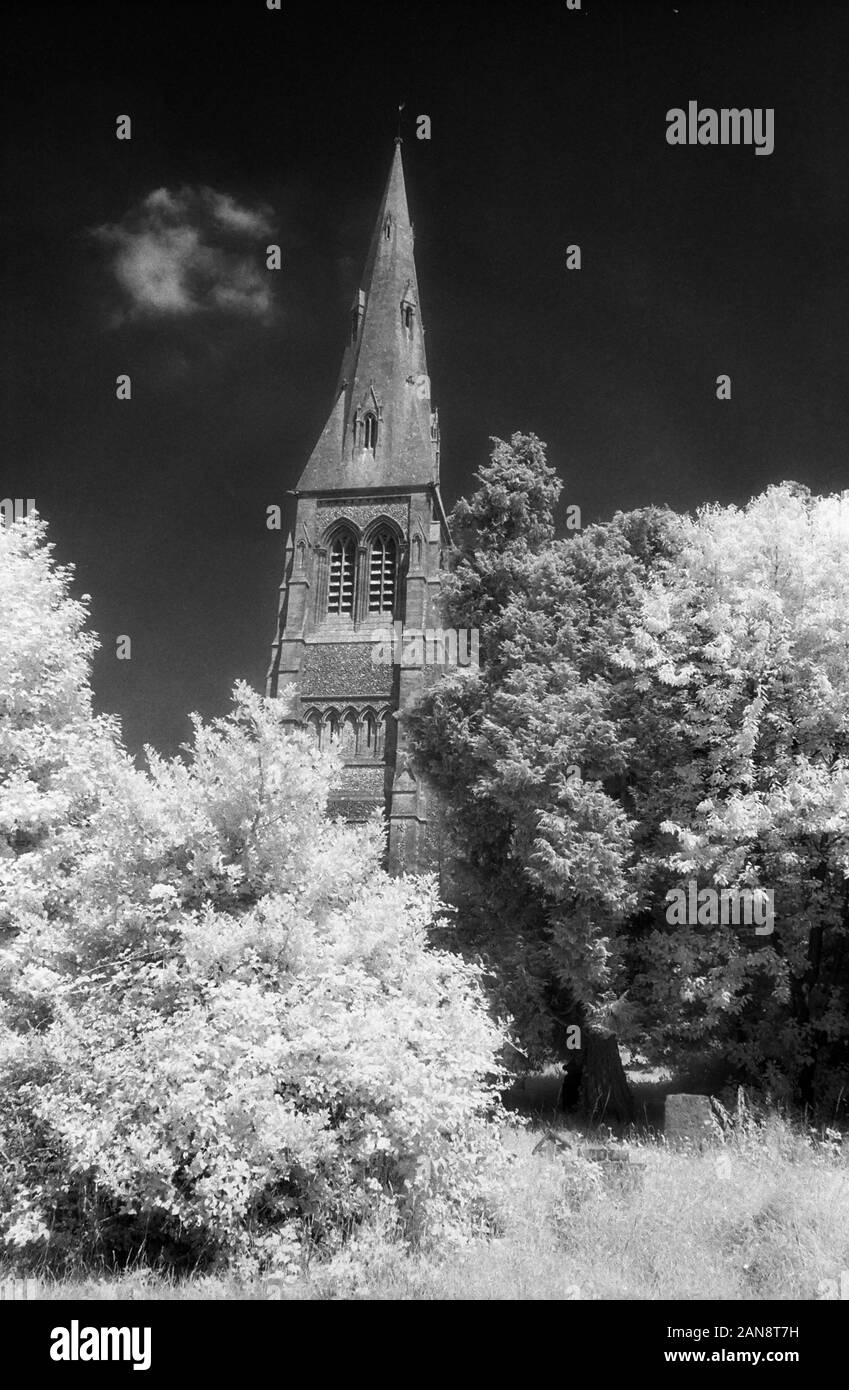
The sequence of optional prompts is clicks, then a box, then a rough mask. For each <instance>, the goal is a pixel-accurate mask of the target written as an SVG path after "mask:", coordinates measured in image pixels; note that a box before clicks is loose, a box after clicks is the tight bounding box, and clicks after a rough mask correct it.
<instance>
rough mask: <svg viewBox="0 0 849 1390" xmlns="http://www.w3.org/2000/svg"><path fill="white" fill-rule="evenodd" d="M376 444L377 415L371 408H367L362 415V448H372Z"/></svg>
mask: <svg viewBox="0 0 849 1390" xmlns="http://www.w3.org/2000/svg"><path fill="white" fill-rule="evenodd" d="M376 446H377V416H376V415H375V413H374V411H373V410H369V411H367V412H366V414H365V415H364V416H363V448H364V449H371V450H372V452H374V449H375V448H376Z"/></svg>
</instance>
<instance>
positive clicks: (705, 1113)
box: [664, 1095, 719, 1149]
mask: <svg viewBox="0 0 849 1390" xmlns="http://www.w3.org/2000/svg"><path fill="white" fill-rule="evenodd" d="M664 1133H665V1135H666V1138H667V1141H668V1142H669V1143H670V1144H675V1145H677V1146H685V1145H689V1146H692V1147H693V1148H697V1149H701V1148H704V1147H705V1145H707V1144H712V1143H714V1142H715V1141H716V1140H717V1139H718V1138H719V1126H718V1124H717V1122H716V1120H715V1118H714V1114H713V1110H712V1108H711V1103H710V1096H693V1095H675V1096H667V1097H666V1107H665V1116H664Z"/></svg>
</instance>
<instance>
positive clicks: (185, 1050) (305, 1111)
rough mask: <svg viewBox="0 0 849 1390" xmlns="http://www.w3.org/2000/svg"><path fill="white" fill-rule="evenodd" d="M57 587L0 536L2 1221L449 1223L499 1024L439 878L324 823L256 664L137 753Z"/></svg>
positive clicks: (262, 1229)
mask: <svg viewBox="0 0 849 1390" xmlns="http://www.w3.org/2000/svg"><path fill="white" fill-rule="evenodd" d="M68 582H69V576H68V574H67V573H63V572H62V571H60V570H58V569H56V568H55V567H54V566H53V565H52V563H51V560H50V557H49V553H48V550H47V548H46V546H45V543H44V527H43V524H42V523H40V522H38V521H35V520H27V521H25V522H23V523H20V524H18V525H16V526H13V527H11V528H8V529H5V530H0V631H2V633H3V638H2V643H0V855H2V857H0V1096H2V1098H3V1099H2V1100H0V1143H2V1145H3V1148H4V1150H5V1153H6V1155H7V1166H6V1171H5V1177H4V1178H3V1179H0V1234H2V1236H3V1238H4V1239H5V1241H6V1242H7V1244H8V1245H10V1246H16V1247H18V1248H19V1249H20V1248H21V1247H27V1248H29V1249H30V1250H33V1249H37V1248H41V1249H42V1250H43V1249H44V1246H45V1243H46V1245H47V1253H48V1256H49V1255H50V1252H51V1251H54V1252H55V1253H56V1255H57V1257H61V1255H62V1253H63V1250H64V1249H66V1248H67V1249H68V1250H76V1251H77V1252H79V1251H80V1250H81V1248H82V1247H83V1246H84V1245H85V1243H86V1242H88V1243H89V1245H90V1246H91V1247H92V1248H95V1247H96V1246H98V1245H99V1247H100V1248H101V1249H102V1250H103V1251H104V1252H105V1253H107V1254H109V1253H110V1252H113V1251H120V1250H122V1249H123V1250H125V1251H127V1252H132V1251H133V1250H137V1249H139V1248H140V1246H141V1244H142V1242H143V1240H146V1241H147V1249H148V1251H151V1250H153V1249H156V1248H159V1249H161V1250H162V1251H164V1252H165V1253H166V1254H169V1253H170V1254H173V1255H174V1256H175V1258H176V1257H177V1256H180V1255H186V1253H187V1252H188V1253H189V1254H190V1255H191V1257H194V1256H195V1255H201V1254H205V1253H210V1254H223V1255H225V1256H229V1257H235V1256H240V1257H241V1256H243V1255H252V1256H253V1257H257V1258H261V1259H262V1260H263V1261H265V1262H266V1263H268V1262H271V1263H273V1262H275V1261H277V1262H278V1263H280V1262H281V1261H282V1262H285V1260H286V1259H287V1258H289V1256H290V1255H291V1251H292V1249H293V1248H294V1246H295V1245H297V1243H298V1242H303V1241H304V1240H306V1239H307V1238H309V1239H314V1240H318V1241H324V1242H325V1243H326V1244H329V1245H332V1244H333V1243H334V1242H338V1240H339V1238H340V1236H341V1235H342V1234H344V1232H345V1231H347V1230H350V1229H351V1228H352V1227H353V1226H354V1225H355V1224H356V1223H357V1222H358V1221H360V1220H361V1219H362V1218H363V1217H365V1216H367V1215H368V1214H370V1213H371V1212H372V1211H373V1210H374V1209H375V1207H383V1208H385V1207H386V1204H387V1203H388V1204H389V1208H390V1209H391V1212H392V1214H393V1219H395V1220H396V1221H397V1223H398V1225H399V1227H400V1228H401V1229H403V1230H404V1231H406V1232H407V1233H408V1234H410V1235H416V1236H422V1235H427V1234H430V1235H431V1236H437V1235H444V1234H445V1233H446V1232H449V1231H452V1230H453V1231H455V1232H456V1231H458V1230H461V1229H463V1227H464V1226H465V1225H466V1224H467V1223H468V1222H469V1221H470V1220H474V1219H475V1216H476V1214H477V1215H480V1213H481V1211H482V1209H483V1205H484V1199H485V1185H486V1174H487V1172H488V1171H491V1160H492V1158H493V1155H494V1154H495V1152H496V1150H497V1137H496V1132H495V1130H494V1127H493V1126H491V1125H490V1124H489V1123H487V1122H486V1120H485V1118H484V1116H485V1114H486V1112H487V1111H488V1110H491V1109H492V1108H493V1106H494V1104H495V1102H494V1094H493V1089H492V1087H493V1082H494V1080H495V1078H496V1075H497V1072H498V1067H497V1063H496V1055H497V1052H498V1049H499V1046H500V1042H501V1038H500V1034H499V1032H498V1030H497V1029H496V1027H495V1025H494V1024H493V1022H492V1021H491V1019H490V1017H489V1015H488V1012H487V1010H486V1007H485V1005H484V1002H483V997H482V994H481V990H480V987H479V979H478V975H477V972H476V970H475V968H474V967H472V966H469V965H466V964H464V963H462V962H461V961H460V960H459V959H458V958H457V957H455V956H453V955H449V954H447V953H445V952H439V951H436V950H431V949H430V948H429V947H428V944H427V930H428V925H429V923H430V921H431V918H432V916H433V913H434V911H435V909H436V907H437V900H436V896H435V890H434V886H433V884H432V883H431V882H429V881H428V880H425V879H421V880H419V879H403V880H396V879H391V878H389V877H388V876H387V875H386V874H385V873H384V872H383V870H382V868H381V867H380V859H381V850H382V843H383V831H382V829H381V827H380V826H379V825H377V824H372V825H370V826H367V827H364V828H355V827H349V826H345V825H343V824H338V823H333V822H331V821H330V820H329V819H328V816H327V812H326V803H327V791H328V785H329V782H330V779H331V777H332V775H333V763H332V759H328V757H327V755H324V754H319V753H318V752H317V750H316V749H315V748H314V747H313V745H312V743H311V741H310V740H309V739H308V738H307V737H306V736H305V735H303V734H302V733H300V732H299V731H297V730H295V729H293V728H292V726H291V725H287V724H286V723H285V714H286V705H285V703H284V702H283V701H266V700H263V699H262V698H260V697H259V696H257V695H256V694H254V693H253V692H252V691H251V690H249V689H248V688H247V687H246V686H244V685H239V686H237V688H236V691H235V695H234V708H233V712H232V713H231V714H230V715H229V716H228V717H227V718H226V719H220V720H216V721H214V722H213V723H211V724H204V723H202V721H201V720H200V719H198V718H195V719H194V721H193V722H194V738H193V742H192V746H191V748H190V749H187V750H186V753H187V756H186V759H185V760H180V759H176V760H174V761H166V760H163V759H161V758H158V757H157V756H156V755H155V754H154V753H153V752H151V751H150V750H149V753H148V756H149V771H148V772H140V771H138V770H137V769H136V768H135V767H134V766H133V764H132V762H131V760H130V759H129V758H128V756H127V755H126V754H125V753H124V752H123V750H122V749H121V747H120V744H119V741H118V738H117V733H116V726H115V724H114V722H113V721H110V720H104V719H94V718H92V715H91V697H90V691H89V686H88V670H89V662H90V658H91V654H92V651H93V648H94V639H93V638H92V637H91V636H90V635H87V634H86V633H85V632H84V631H83V623H84V621H85V615H86V610H85V606H84V604H83V603H74V602H72V601H71V599H70V598H69V597H68Z"/></svg>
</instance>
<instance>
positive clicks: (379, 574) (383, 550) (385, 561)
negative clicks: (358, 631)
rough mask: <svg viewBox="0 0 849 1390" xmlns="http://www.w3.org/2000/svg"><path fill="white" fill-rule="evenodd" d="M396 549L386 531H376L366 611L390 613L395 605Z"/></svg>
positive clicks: (370, 559)
mask: <svg viewBox="0 0 849 1390" xmlns="http://www.w3.org/2000/svg"><path fill="white" fill-rule="evenodd" d="M397 570H398V550H397V547H396V545H395V541H394V539H393V538H392V536H391V535H390V534H389V532H388V531H378V533H377V535H376V536H375V537H374V539H373V540H372V543H371V552H370V554H369V572H368V611H369V612H370V613H391V612H392V611H393V609H394V607H395V578H396V574H397Z"/></svg>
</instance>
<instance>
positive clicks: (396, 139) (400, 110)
mask: <svg viewBox="0 0 849 1390" xmlns="http://www.w3.org/2000/svg"><path fill="white" fill-rule="evenodd" d="M406 105H407V103H406V101H402V102H401V105H400V106H399V107H398V134H397V135H396V136H395V144H396V145H403V143H404V142H403V140H402V139H401V112H402V111H403V110H404V107H405V106H406Z"/></svg>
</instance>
